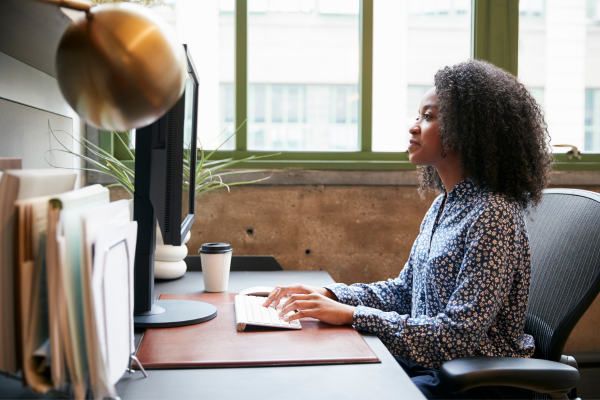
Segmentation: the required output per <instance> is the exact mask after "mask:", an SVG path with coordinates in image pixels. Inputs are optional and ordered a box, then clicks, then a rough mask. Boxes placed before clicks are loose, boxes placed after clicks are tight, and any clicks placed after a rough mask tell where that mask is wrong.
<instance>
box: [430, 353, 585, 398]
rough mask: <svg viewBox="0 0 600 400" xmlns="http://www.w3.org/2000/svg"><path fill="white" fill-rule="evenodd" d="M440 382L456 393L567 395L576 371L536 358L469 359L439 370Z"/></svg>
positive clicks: (462, 359) (576, 380) (575, 381)
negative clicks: (510, 390) (492, 389)
mask: <svg viewBox="0 0 600 400" xmlns="http://www.w3.org/2000/svg"><path fill="white" fill-rule="evenodd" d="M440 381H441V382H442V383H443V384H444V385H446V386H447V387H448V388H449V389H451V390H453V391H455V392H463V391H465V390H467V389H471V388H474V387H479V386H512V387H518V388H522V389H529V390H533V391H535V392H539V393H556V392H567V391H569V390H570V389H572V388H574V387H576V386H577V384H578V383H579V371H578V370H577V369H575V368H573V367H571V366H568V365H565V364H561V363H559V362H554V361H548V360H540V359H536V358H513V357H468V358H458V359H456V360H451V361H448V362H446V363H444V364H443V365H442V367H441V368H440Z"/></svg>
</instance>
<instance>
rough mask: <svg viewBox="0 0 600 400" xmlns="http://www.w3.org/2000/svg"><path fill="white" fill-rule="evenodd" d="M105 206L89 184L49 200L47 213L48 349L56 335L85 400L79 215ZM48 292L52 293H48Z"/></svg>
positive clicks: (97, 188) (103, 193)
mask: <svg viewBox="0 0 600 400" xmlns="http://www.w3.org/2000/svg"><path fill="white" fill-rule="evenodd" d="M108 203H109V191H108V189H107V188H104V187H102V186H101V185H92V186H87V187H85V188H82V189H79V190H75V191H72V192H68V193H64V194H62V195H60V196H56V197H55V198H53V199H51V200H50V206H49V212H48V232H49V235H48V241H47V258H48V264H47V266H48V275H49V276H50V275H52V278H53V279H54V282H50V281H49V285H48V288H49V296H51V297H54V301H56V304H55V306H56V308H54V309H51V311H50V339H51V346H56V340H55V338H56V337H57V336H58V339H57V340H58V341H59V342H58V346H59V347H60V349H57V350H56V351H58V352H59V353H58V354H59V355H60V354H64V356H65V359H66V367H67V368H66V369H67V370H68V372H69V378H70V381H71V383H72V385H73V388H74V392H75V397H76V398H85V395H86V392H87V388H88V387H87V383H86V382H87V371H88V357H87V351H86V336H85V328H84V326H85V314H84V305H83V288H82V284H81V283H82V279H83V278H82V271H83V254H82V248H83V242H82V237H83V232H82V223H81V213H82V212H83V211H85V210H89V209H92V208H94V207H96V206H99V205H104V204H108ZM51 231H52V232H51ZM51 269H52V271H51ZM52 287H53V290H52V289H51V288H52ZM51 291H52V292H53V293H50V292H51ZM53 333H54V337H53ZM54 351H55V350H54V348H53V351H52V354H56V353H54ZM53 358H54V357H53ZM53 380H55V381H56V382H60V380H61V379H60V378H59V377H56V376H55V377H53Z"/></svg>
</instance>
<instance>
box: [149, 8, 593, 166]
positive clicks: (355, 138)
mask: <svg viewBox="0 0 600 400" xmlns="http://www.w3.org/2000/svg"><path fill="white" fill-rule="evenodd" d="M509 1H510V2H511V3H510V4H512V5H517V4H518V7H519V9H518V11H519V12H518V15H519V24H513V23H511V24H508V25H506V24H505V25H503V24H504V23H494V24H491V23H490V21H494V22H499V21H502V20H503V18H505V17H506V16H507V15H510V16H511V17H510V18H514V15H516V9H515V8H514V7H512V6H511V7H507V9H506V11H502V10H503V9H495V11H494V13H493V14H489V13H487V14H486V13H484V12H483V11H484V10H485V9H486V8H485V7H481V8H478V7H477V5H478V4H482V3H475V2H473V3H472V1H471V0H427V1H425V0H406V1H398V0H202V1H197V0H169V1H168V4H170V5H172V6H173V7H158V8H155V10H156V11H158V12H159V13H161V14H162V16H163V17H165V19H166V20H167V21H168V22H169V23H171V24H172V25H173V26H174V27H175V28H176V30H177V32H178V33H179V36H180V39H181V40H182V41H183V42H185V43H188V44H189V46H190V49H191V52H192V56H193V57H194V60H195V61H196V67H197V68H198V70H199V72H200V80H201V82H200V85H201V88H200V102H199V103H200V109H199V137H200V138H201V140H202V144H203V146H204V148H205V149H214V148H216V147H217V146H218V145H219V144H221V143H222V142H223V141H224V140H225V139H226V138H227V137H229V136H231V135H232V134H233V132H234V130H235V127H236V126H237V127H241V128H240V130H239V132H238V134H237V136H236V137H235V138H233V139H232V140H229V141H228V142H227V143H226V144H225V145H224V146H223V147H221V150H224V151H220V152H218V153H216V154H215V155H214V156H213V158H214V159H218V158H234V159H235V158H238V159H241V158H245V157H248V156H249V155H256V156H260V155H264V154H266V153H273V151H282V154H280V155H277V156H274V157H271V158H268V159H260V160H253V161H251V162H245V163H242V164H238V166H239V167H242V168H246V167H249V168H310V169H414V166H413V165H412V164H410V163H409V162H408V157H407V153H406V145H407V141H408V137H409V134H408V127H409V126H410V125H411V124H412V123H413V120H414V116H415V114H416V112H417V108H418V105H419V103H420V100H421V97H422V95H423V94H424V93H425V91H426V90H427V89H428V88H429V87H431V86H432V85H433V76H434V74H435V72H436V71H437V70H439V69H440V68H442V67H444V66H446V65H452V64H455V63H457V62H460V61H463V60H466V59H467V58H469V57H470V52H474V53H476V52H478V51H481V50H480V49H478V48H477V47H475V48H473V49H471V48H470V47H471V42H472V39H474V40H475V42H477V41H478V38H479V39H480V40H479V43H485V41H484V39H485V38H486V37H487V36H485V35H487V33H483V32H484V31H485V32H488V33H489V34H490V37H494V38H495V39H494V40H495V41H496V42H497V41H498V40H500V41H502V40H505V43H509V47H508V51H506V48H501V47H498V48H495V47H493V46H492V47H489V46H488V47H487V49H492V52H494V51H493V50H494V49H495V50H496V51H495V52H494V57H496V58H497V59H498V58H499V60H497V62H499V63H504V62H505V63H506V65H509V67H508V68H509V69H513V68H515V64H514V47H511V46H514V45H513V42H511V39H510V38H511V37H513V38H514V36H515V35H514V33H515V32H514V30H516V29H518V30H519V31H518V37H519V43H518V50H519V51H518V60H519V62H518V64H519V71H518V72H519V73H518V75H519V79H520V80H521V81H522V82H523V83H524V84H525V85H526V86H527V88H528V89H529V90H530V91H531V93H532V94H533V96H534V97H535V98H536V100H537V101H538V102H539V103H540V105H541V106H542V108H543V109H544V110H545V115H546V122H547V123H548V127H549V131H550V134H551V136H552V143H553V144H572V145H575V146H577V147H578V148H579V149H580V150H582V151H584V152H588V153H586V154H584V158H583V160H582V161H583V162H580V160H575V159H573V160H568V158H567V156H566V155H564V154H557V155H556V158H557V160H558V161H559V162H558V163H557V165H556V168H557V169H593V170H600V154H590V153H589V152H593V153H600V74H599V73H597V71H600V0H552V1H549V0H548V1H547V0H519V1H518V2H517V0H509ZM472 4H475V5H476V7H475V8H474V9H471V7H472ZM509 8H510V9H511V10H509ZM477 10H480V11H481V12H478V11H477ZM513 11H514V12H515V14H511V13H512V12H513ZM499 12H500V14H502V13H503V12H505V13H507V14H503V15H501V16H500V17H498V13H499ZM504 20H505V19H504ZM473 21H474V22H475V24H476V25H477V26H479V27H485V29H475V30H474V31H473V32H471V25H472V23H473ZM510 21H514V19H510ZM236 27H238V29H236ZM506 31H508V32H506ZM472 35H473V36H474V37H472ZM506 38H509V39H506ZM486 57H488V56H486ZM489 57H491V56H489ZM244 122H245V124H244ZM566 150H568V149H564V148H559V149H557V152H561V151H566ZM578 163H579V164H578Z"/></svg>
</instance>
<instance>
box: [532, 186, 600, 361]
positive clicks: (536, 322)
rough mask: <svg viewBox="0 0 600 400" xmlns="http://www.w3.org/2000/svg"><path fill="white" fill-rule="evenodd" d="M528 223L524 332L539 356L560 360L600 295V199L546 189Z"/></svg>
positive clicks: (570, 191) (579, 191) (565, 190)
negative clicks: (528, 275) (528, 280)
mask: <svg viewBox="0 0 600 400" xmlns="http://www.w3.org/2000/svg"><path fill="white" fill-rule="evenodd" d="M525 219H526V224H527V230H528V233H529V242H530V247H531V290H530V295H529V303H528V307H527V320H526V323H525V332H526V333H529V334H530V335H532V336H533V337H534V338H535V344H536V355H535V357H538V358H544V359H548V360H552V361H559V360H560V356H561V354H562V350H563V347H564V345H565V343H566V341H567V338H568V337H569V334H570V333H571V331H572V330H573V328H574V327H575V324H576V323H577V321H578V320H579V319H580V318H581V316H582V315H583V313H584V312H585V311H586V310H587V308H588V307H589V306H590V304H591V303H592V302H593V301H594V299H595V298H596V295H597V294H598V292H599V291H600V195H598V194H597V193H593V192H588V191H585V190H574V189H547V190H545V191H544V197H543V199H542V201H541V203H540V205H539V206H538V207H537V209H536V210H534V211H532V212H531V214H530V215H529V216H526V218H525Z"/></svg>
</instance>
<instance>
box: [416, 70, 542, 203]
mask: <svg viewBox="0 0 600 400" xmlns="http://www.w3.org/2000/svg"><path fill="white" fill-rule="evenodd" d="M435 88H436V93H437V98H438V109H439V117H438V118H439V127H440V128H439V129H440V136H441V139H442V147H443V149H449V150H452V151H455V152H457V153H458V155H459V156H460V164H461V169H462V173H463V176H465V177H470V178H471V179H472V180H473V182H474V183H475V185H477V186H478V187H486V188H488V189H489V190H490V191H492V192H494V193H500V194H504V195H505V196H506V197H507V198H508V199H510V200H514V201H517V202H518V203H519V204H521V206H523V208H526V207H527V206H535V205H537V204H538V203H539V201H540V199H541V196H542V190H543V189H544V188H545V187H546V185H547V184H548V182H549V180H550V173H551V169H552V162H553V158H552V153H551V151H550V136H549V134H548V128H547V125H546V123H545V121H544V115H543V112H542V109H541V107H540V106H539V104H538V103H537V102H536V101H535V99H534V98H533V96H532V95H531V93H529V91H528V90H527V89H526V88H525V86H524V85H523V84H522V83H520V82H519V81H518V80H517V78H515V77H514V76H512V75H511V74H509V73H508V72H506V71H504V70H502V69H500V68H498V67H496V66H494V65H492V64H490V63H488V62H485V61H478V60H469V61H466V62H462V63H460V64H457V65H454V66H452V67H445V68H444V69H442V70H440V71H438V72H437V73H436V74H435ZM420 179H421V184H420V188H419V191H420V192H421V193H423V192H424V191H426V190H433V191H437V192H441V191H442V182H441V180H440V177H439V175H438V173H437V171H436V169H435V167H434V166H425V167H421V168H420Z"/></svg>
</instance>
